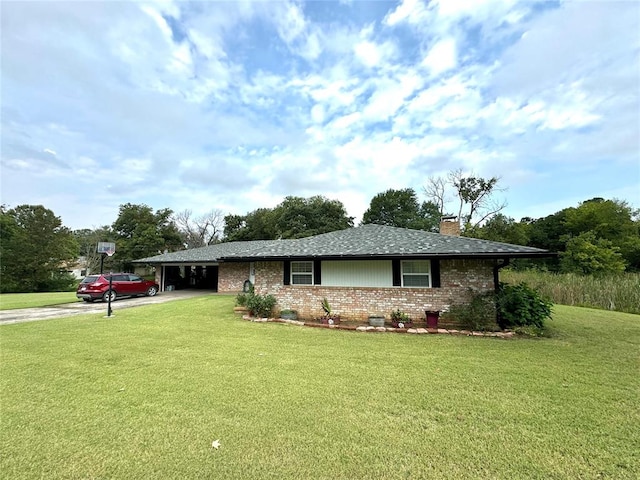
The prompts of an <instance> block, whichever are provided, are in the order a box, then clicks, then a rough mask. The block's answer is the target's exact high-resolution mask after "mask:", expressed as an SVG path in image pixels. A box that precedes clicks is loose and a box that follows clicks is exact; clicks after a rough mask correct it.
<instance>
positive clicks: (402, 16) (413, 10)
mask: <svg viewBox="0 0 640 480" xmlns="http://www.w3.org/2000/svg"><path fill="white" fill-rule="evenodd" d="M425 16H427V7H426V6H425V4H424V3H423V2H422V0H402V2H401V3H400V5H398V7H397V8H396V9H395V10H394V11H393V12H391V13H389V14H388V15H387V16H386V17H385V18H384V23H385V24H387V25H390V26H394V25H397V24H399V23H402V22H409V23H419V22H422V21H423V20H424V18H425Z"/></svg>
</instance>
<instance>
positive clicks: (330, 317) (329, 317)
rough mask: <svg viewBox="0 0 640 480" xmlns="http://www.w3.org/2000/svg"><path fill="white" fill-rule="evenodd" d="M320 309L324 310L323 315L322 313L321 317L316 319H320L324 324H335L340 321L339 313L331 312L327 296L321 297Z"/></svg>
mask: <svg viewBox="0 0 640 480" xmlns="http://www.w3.org/2000/svg"><path fill="white" fill-rule="evenodd" d="M321 305H322V310H323V311H324V315H322V317H320V318H319V319H318V320H320V321H321V322H322V323H324V324H326V325H337V324H339V323H340V315H338V314H336V313H333V310H332V309H331V305H329V301H328V300H327V298H326V297H325V298H323V299H322V303H321Z"/></svg>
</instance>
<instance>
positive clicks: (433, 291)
mask: <svg viewBox="0 0 640 480" xmlns="http://www.w3.org/2000/svg"><path fill="white" fill-rule="evenodd" d="M247 269H248V266H247ZM283 269H284V264H283V262H256V283H255V292H256V293H257V294H261V295H265V294H271V295H274V296H275V297H276V298H277V300H278V303H277V305H276V307H275V308H276V312H277V311H278V310H281V309H285V308H290V309H294V310H297V311H298V315H299V317H300V318H301V319H312V318H316V317H319V316H321V315H322V313H323V312H322V307H321V305H320V302H321V301H322V299H323V298H324V297H326V298H327V300H328V301H329V304H330V305H331V307H332V309H333V311H334V312H335V313H337V314H340V316H341V317H342V319H344V320H364V321H366V320H368V318H369V315H371V314H383V315H385V316H386V317H387V318H389V315H390V313H391V311H393V310H395V309H397V308H399V309H400V310H402V311H404V312H406V313H407V314H409V316H410V317H411V318H413V319H414V320H415V321H424V320H425V313H424V312H425V310H434V311H440V312H442V311H446V310H448V308H449V306H450V305H452V304H459V303H463V302H464V301H465V300H466V299H467V298H468V293H469V288H471V289H473V290H474V291H475V292H477V293H481V292H487V291H492V290H493V288H494V284H493V262H492V261H491V260H442V261H441V262H440V282H441V288H406V287H326V286H322V285H318V286H301V285H283V273H284V272H283ZM247 271H248V270H247ZM225 274H226V272H225ZM220 277H221V278H220V280H221V282H222V277H223V272H222V265H221V270H220ZM246 278H248V277H246V276H245V277H244V279H246Z"/></svg>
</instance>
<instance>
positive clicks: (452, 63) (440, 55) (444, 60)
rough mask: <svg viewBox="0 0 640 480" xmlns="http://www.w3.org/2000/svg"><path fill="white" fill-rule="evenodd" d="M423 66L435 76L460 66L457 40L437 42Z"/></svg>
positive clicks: (449, 39) (450, 39)
mask: <svg viewBox="0 0 640 480" xmlns="http://www.w3.org/2000/svg"><path fill="white" fill-rule="evenodd" d="M422 64H423V65H424V66H425V67H427V68H428V69H429V70H430V71H431V74H432V75H434V76H435V75H440V74H441V73H443V72H446V71H447V70H451V69H452V68H455V67H456V65H457V64H458V60H457V52H456V42H455V40H454V39H453V38H447V39H444V40H440V41H439V42H437V43H436V44H435V45H434V46H433V47H431V50H429V53H428V54H427V56H426V57H425V58H424V60H423V61H422Z"/></svg>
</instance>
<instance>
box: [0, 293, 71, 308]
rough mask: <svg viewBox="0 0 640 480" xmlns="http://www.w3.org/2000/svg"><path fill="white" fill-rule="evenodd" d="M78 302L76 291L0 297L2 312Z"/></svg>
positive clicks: (8, 294)
mask: <svg viewBox="0 0 640 480" xmlns="http://www.w3.org/2000/svg"><path fill="white" fill-rule="evenodd" d="M78 301H79V300H78V298H77V297H76V292H75V290H74V291H73V292H49V293H3V294H1V295H0V310H14V309H16V308H32V307H49V306H51V305H60V304H63V303H72V302H78Z"/></svg>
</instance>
